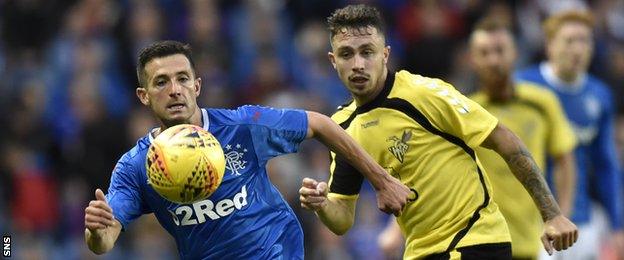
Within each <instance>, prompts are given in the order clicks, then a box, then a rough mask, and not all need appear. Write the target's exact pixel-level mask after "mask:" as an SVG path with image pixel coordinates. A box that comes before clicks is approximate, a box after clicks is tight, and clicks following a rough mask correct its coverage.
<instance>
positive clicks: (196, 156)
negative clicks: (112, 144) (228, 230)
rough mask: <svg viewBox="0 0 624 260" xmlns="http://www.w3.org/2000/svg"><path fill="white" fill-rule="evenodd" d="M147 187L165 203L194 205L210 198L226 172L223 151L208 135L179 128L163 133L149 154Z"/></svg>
mask: <svg viewBox="0 0 624 260" xmlns="http://www.w3.org/2000/svg"><path fill="white" fill-rule="evenodd" d="M145 165H146V169H147V180H148V183H149V184H150V185H151V186H152V188H154V190H156V192H157V193H158V194H160V196H162V197H164V198H165V199H167V200H169V201H172V202H175V203H180V204H186V203H193V202H196V201H199V200H203V199H205V198H207V197H209V196H210V195H211V194H212V193H213V192H214V191H215V190H216V189H217V188H218V187H219V184H221V180H222V179H223V172H224V171H225V157H224V156H223V149H222V148H221V144H220V143H219V141H217V139H216V138H215V137H214V136H213V135H212V134H211V133H209V132H208V131H206V130H204V129H203V128H201V127H199V126H195V125H188V124H182V125H176V126H172V127H170V128H168V129H166V130H165V131H163V132H162V133H160V134H159V135H158V136H157V137H156V138H155V139H154V140H153V141H152V144H151V145H150V147H149V150H148V152H147V158H146V161H145Z"/></svg>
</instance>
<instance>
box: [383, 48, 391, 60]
mask: <svg viewBox="0 0 624 260" xmlns="http://www.w3.org/2000/svg"><path fill="white" fill-rule="evenodd" d="M383 55H384V58H383V59H384V64H388V58H389V57H390V45H388V46H386V47H384V50H383Z"/></svg>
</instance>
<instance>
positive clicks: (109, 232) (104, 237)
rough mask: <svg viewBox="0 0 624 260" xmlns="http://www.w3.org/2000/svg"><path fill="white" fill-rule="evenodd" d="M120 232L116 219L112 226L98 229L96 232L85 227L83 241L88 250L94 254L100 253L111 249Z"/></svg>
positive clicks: (119, 225)
mask: <svg viewBox="0 0 624 260" xmlns="http://www.w3.org/2000/svg"><path fill="white" fill-rule="evenodd" d="M120 232H121V224H120V223H119V222H118V221H115V225H113V226H109V227H107V228H106V229H102V230H99V231H98V233H97V234H96V233H94V232H91V230H89V229H88V228H85V242H86V243H87V246H88V247H89V250H91V251H92V252H93V253H95V254H98V255H101V254H104V253H106V252H108V251H110V250H111V249H113V246H114V245H115V241H117V237H118V236H119V233H120Z"/></svg>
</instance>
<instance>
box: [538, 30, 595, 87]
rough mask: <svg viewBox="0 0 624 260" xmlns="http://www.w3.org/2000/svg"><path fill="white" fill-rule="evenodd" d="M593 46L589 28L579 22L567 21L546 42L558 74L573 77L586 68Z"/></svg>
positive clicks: (549, 55)
mask: <svg viewBox="0 0 624 260" xmlns="http://www.w3.org/2000/svg"><path fill="white" fill-rule="evenodd" d="M593 48H594V47H593V41H592V31H591V28H590V27H588V26H587V25H585V24H583V23H580V22H567V23H564V24H562V25H561V28H559V31H557V33H556V34H555V35H554V37H553V38H552V39H551V40H550V41H549V42H548V46H547V53H548V57H549V61H550V62H551V63H552V64H553V65H554V67H555V68H556V69H557V73H558V74H559V75H560V76H563V77H566V78H572V79H574V78H576V76H578V75H579V74H580V73H583V72H585V71H586V70H587V67H588V66H589V62H590V59H591V55H592V52H593Z"/></svg>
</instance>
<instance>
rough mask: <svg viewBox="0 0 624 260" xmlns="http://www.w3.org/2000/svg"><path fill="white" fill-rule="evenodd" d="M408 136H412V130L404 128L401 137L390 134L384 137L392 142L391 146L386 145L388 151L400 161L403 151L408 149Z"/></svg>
mask: <svg viewBox="0 0 624 260" xmlns="http://www.w3.org/2000/svg"><path fill="white" fill-rule="evenodd" d="M410 138H412V132H410V131H408V130H405V131H403V136H401V138H398V137H396V136H391V137H389V138H388V139H386V141H388V142H392V144H391V146H390V147H388V151H390V152H391V153H392V155H394V157H395V158H397V160H399V162H401V163H403V158H404V157H405V153H406V152H407V149H409V145H408V144H407V141H409V139H410Z"/></svg>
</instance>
